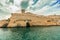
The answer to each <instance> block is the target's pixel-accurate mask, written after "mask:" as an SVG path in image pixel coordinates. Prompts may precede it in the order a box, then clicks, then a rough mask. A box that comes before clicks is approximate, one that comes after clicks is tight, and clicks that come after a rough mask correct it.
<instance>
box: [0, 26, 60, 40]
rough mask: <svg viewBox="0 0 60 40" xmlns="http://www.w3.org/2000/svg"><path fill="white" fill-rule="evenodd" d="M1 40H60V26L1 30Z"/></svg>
mask: <svg viewBox="0 0 60 40" xmlns="http://www.w3.org/2000/svg"><path fill="white" fill-rule="evenodd" d="M0 40H60V26H54V27H53V26H51V27H30V28H0Z"/></svg>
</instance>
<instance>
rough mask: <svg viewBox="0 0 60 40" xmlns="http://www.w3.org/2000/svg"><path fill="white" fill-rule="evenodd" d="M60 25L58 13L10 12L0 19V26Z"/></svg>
mask: <svg viewBox="0 0 60 40" xmlns="http://www.w3.org/2000/svg"><path fill="white" fill-rule="evenodd" d="M35 26H36V27H37V26H39V27H49V26H60V15H49V16H43V15H36V14H33V13H30V12H25V11H24V10H23V11H22V12H21V13H12V14H11V17H10V18H8V19H7V20H0V28H14V27H35Z"/></svg>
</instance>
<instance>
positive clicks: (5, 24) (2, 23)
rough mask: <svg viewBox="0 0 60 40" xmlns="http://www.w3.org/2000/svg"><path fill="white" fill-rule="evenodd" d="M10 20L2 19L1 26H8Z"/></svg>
mask: <svg viewBox="0 0 60 40" xmlns="http://www.w3.org/2000/svg"><path fill="white" fill-rule="evenodd" d="M7 25H8V21H7V20H1V21H0V27H7Z"/></svg>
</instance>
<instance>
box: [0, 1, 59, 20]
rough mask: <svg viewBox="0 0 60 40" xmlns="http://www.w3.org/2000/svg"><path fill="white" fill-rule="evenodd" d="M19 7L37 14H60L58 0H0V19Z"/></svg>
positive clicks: (16, 10) (18, 9)
mask: <svg viewBox="0 0 60 40" xmlns="http://www.w3.org/2000/svg"><path fill="white" fill-rule="evenodd" d="M21 9H25V10H26V11H28V12H31V13H34V14H37V15H54V14H56V15H60V0H0V20H1V19H8V18H9V17H10V16H11V13H14V12H18V11H20V10H21Z"/></svg>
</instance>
